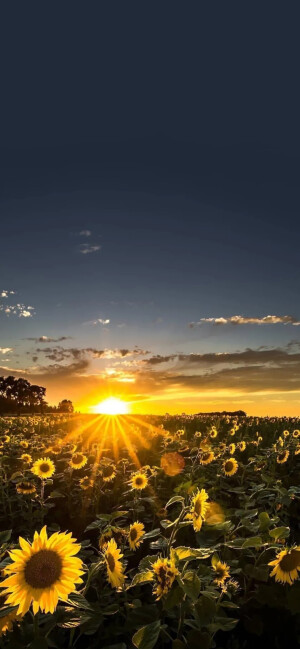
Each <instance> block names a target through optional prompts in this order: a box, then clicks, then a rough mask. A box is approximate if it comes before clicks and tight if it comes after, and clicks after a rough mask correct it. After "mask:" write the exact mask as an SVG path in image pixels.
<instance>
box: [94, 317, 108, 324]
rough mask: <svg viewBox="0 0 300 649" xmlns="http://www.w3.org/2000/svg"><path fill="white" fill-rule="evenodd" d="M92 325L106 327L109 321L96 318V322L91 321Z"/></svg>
mask: <svg viewBox="0 0 300 649" xmlns="http://www.w3.org/2000/svg"><path fill="white" fill-rule="evenodd" d="M93 324H94V325H97V324H101V325H108V324H110V319H109V318H106V319H104V318H97V320H94V321H93Z"/></svg>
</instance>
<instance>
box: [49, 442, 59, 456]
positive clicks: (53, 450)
mask: <svg viewBox="0 0 300 649" xmlns="http://www.w3.org/2000/svg"><path fill="white" fill-rule="evenodd" d="M49 451H50V453H53V455H59V454H60V453H61V446H60V445H59V444H53V446H51V448H50V449H49Z"/></svg>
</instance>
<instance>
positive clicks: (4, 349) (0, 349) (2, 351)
mask: <svg viewBox="0 0 300 649" xmlns="http://www.w3.org/2000/svg"><path fill="white" fill-rule="evenodd" d="M12 351H13V348H12V347H0V354H8V353H9V352H12Z"/></svg>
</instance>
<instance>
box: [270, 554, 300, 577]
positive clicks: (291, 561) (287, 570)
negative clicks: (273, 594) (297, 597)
mask: <svg viewBox="0 0 300 649" xmlns="http://www.w3.org/2000/svg"><path fill="white" fill-rule="evenodd" d="M268 565H269V566H274V568H273V570H272V572H271V574H270V576H271V577H275V581H280V582H282V583H283V584H285V583H286V584H290V585H292V583H293V582H294V581H295V579H298V571H300V546H298V547H295V548H290V549H288V548H285V549H284V550H282V551H281V552H279V554H277V556H276V559H274V561H270V563H269V564H268Z"/></svg>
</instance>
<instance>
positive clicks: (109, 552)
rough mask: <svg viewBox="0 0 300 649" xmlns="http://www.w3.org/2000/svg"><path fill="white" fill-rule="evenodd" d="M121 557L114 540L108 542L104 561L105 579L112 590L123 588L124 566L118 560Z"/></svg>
mask: <svg viewBox="0 0 300 649" xmlns="http://www.w3.org/2000/svg"><path fill="white" fill-rule="evenodd" d="M122 557H123V554H122V553H121V550H119V549H118V547H117V544H116V542H115V539H111V540H110V541H108V543H107V546H106V549H105V552H104V559H105V562H106V569H107V579H108V581H109V583H110V584H111V586H113V588H120V587H121V586H123V584H124V581H125V579H126V577H125V575H124V566H123V564H122V562H121V561H120V559H121V558H122Z"/></svg>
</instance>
